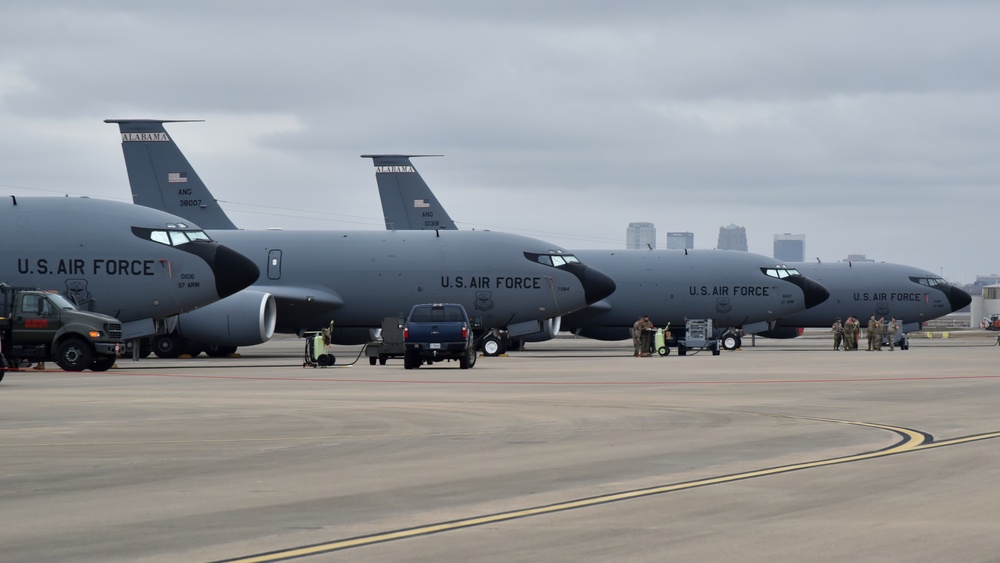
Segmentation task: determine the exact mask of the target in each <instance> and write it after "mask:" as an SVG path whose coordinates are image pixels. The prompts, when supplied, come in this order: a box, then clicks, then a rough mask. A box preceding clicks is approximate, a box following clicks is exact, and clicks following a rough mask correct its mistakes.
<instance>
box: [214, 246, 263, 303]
mask: <svg viewBox="0 0 1000 563" xmlns="http://www.w3.org/2000/svg"><path fill="white" fill-rule="evenodd" d="M208 265H209V267H211V268H212V272H213V273H214V274H215V290H216V291H217V292H218V293H219V297H229V296H230V295H232V294H234V293H237V292H239V291H242V290H244V289H246V288H247V287H249V286H250V285H252V284H253V283H254V282H255V281H257V278H258V277H260V269H259V268H257V265H256V264H254V263H253V261H251V260H250V259H249V258H247V257H246V256H243V255H242V254H240V253H239V252H236V251H235V250H233V249H231V248H229V247H228V246H223V245H221V244H220V245H218V248H217V249H216V251H215V257H214V260H209V262H208Z"/></svg>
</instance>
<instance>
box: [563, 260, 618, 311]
mask: <svg viewBox="0 0 1000 563" xmlns="http://www.w3.org/2000/svg"><path fill="white" fill-rule="evenodd" d="M566 267H567V268H568V269H569V271H570V272H572V273H573V275H574V276H576V277H577V278H578V279H579V280H580V284H581V285H583V295H584V299H585V300H586V302H587V305H590V304H591V303H597V302H598V301H600V300H601V299H604V298H605V297H607V296H609V295H611V294H612V293H614V292H615V289H616V288H617V287H618V286H617V285H615V280H613V279H611V278H610V277H608V275H607V274H605V273H604V272H602V271H600V270H598V269H596V268H591V267H590V266H587V265H585V264H579V263H577V264H568V265H567V266H566Z"/></svg>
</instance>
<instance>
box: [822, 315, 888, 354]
mask: <svg viewBox="0 0 1000 563" xmlns="http://www.w3.org/2000/svg"><path fill="white" fill-rule="evenodd" d="M897 332H899V321H897V320H896V317H892V318H891V319H889V322H888V323H886V322H885V318H884V317H879V318H877V319H876V318H875V315H872V316H871V318H869V319H868V329H867V331H866V336H867V338H868V351H869V352H871V351H873V350H875V351H881V350H882V336H883V335H885V336H886V337H887V340H888V341H889V350H890V351H893V350H895V349H896V333H897ZM860 336H861V323H860V322H858V319H857V318H855V317H847V320H846V321H844V322H843V323H841V322H840V319H837V320H836V322H834V323H833V349H834V350H840V347H841V345H843V347H844V350H857V349H858V339H859V338H860Z"/></svg>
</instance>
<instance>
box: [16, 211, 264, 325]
mask: <svg viewBox="0 0 1000 563" xmlns="http://www.w3.org/2000/svg"><path fill="white" fill-rule="evenodd" d="M0 240H2V241H3V244H0V282H3V283H7V284H8V285H10V286H14V287H35V288H39V289H48V290H56V291H59V292H60V293H62V294H64V295H65V296H66V297H67V298H69V299H70V300H71V301H73V302H74V303H75V304H76V305H77V306H78V307H80V308H81V309H84V310H89V311H95V312H98V313H104V314H107V315H112V316H114V317H117V318H118V319H119V320H121V321H122V331H123V337H124V338H125V339H126V340H128V339H134V338H139V337H143V336H150V335H152V334H153V333H155V332H156V329H157V326H156V325H157V321H162V320H165V319H168V318H170V317H172V316H174V315H177V314H179V313H184V312H187V311H194V310H196V309H197V308H199V307H203V306H206V305H209V304H210V303H213V302H216V301H218V300H220V299H222V298H225V297H228V296H230V295H233V294H235V293H237V292H238V291H240V290H242V289H243V288H245V287H248V286H249V285H250V284H251V283H253V282H254V281H256V280H257V278H258V276H259V275H260V270H259V269H258V268H257V266H256V265H254V264H253V262H251V261H250V260H249V259H247V258H245V257H244V256H242V255H240V254H238V253H236V252H234V251H233V250H231V249H229V248H227V247H225V246H222V245H220V244H219V243H218V242H215V241H213V240H211V238H210V237H209V236H208V235H207V234H205V232H204V231H202V230H201V229H199V228H198V227H197V226H195V225H193V224H192V223H190V222H185V221H184V220H182V219H181V218H179V217H176V216H174V215H170V214H168V213H164V212H162V211H157V210H153V209H146V208H143V207H137V206H134V205H129V204H127V203H121V202H117V201H107V200H100V199H90V198H77V197H73V198H70V197H15V196H8V197H6V198H4V199H3V201H2V204H0Z"/></svg>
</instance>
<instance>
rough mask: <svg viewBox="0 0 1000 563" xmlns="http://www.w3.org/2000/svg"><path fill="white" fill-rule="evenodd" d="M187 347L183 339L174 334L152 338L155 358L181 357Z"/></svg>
mask: <svg viewBox="0 0 1000 563" xmlns="http://www.w3.org/2000/svg"><path fill="white" fill-rule="evenodd" d="M186 347H187V343H186V342H184V339H183V338H181V337H180V336H177V335H175V334H163V335H160V336H157V337H155V338H153V353H154V354H156V357H157V358H164V359H173V358H176V357H177V356H180V355H181V351H182V350H183V349H184V348H186Z"/></svg>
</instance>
